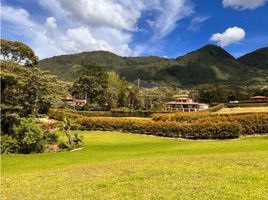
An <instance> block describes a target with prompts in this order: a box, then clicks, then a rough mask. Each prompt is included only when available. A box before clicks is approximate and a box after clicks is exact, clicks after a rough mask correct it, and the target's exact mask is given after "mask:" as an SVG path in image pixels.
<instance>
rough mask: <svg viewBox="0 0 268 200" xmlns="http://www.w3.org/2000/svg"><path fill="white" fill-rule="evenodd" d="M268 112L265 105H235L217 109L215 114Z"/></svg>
mask: <svg viewBox="0 0 268 200" xmlns="http://www.w3.org/2000/svg"><path fill="white" fill-rule="evenodd" d="M259 112H268V106H267V107H241V108H239V107H236V108H223V109H221V110H219V111H217V112H216V113H217V114H235V113H259Z"/></svg>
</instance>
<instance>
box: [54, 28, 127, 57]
mask: <svg viewBox="0 0 268 200" xmlns="http://www.w3.org/2000/svg"><path fill="white" fill-rule="evenodd" d="M81 38H82V39H81ZM124 42H125V41H124ZM124 42H123V43H122V44H120V43H119V44H116V45H113V44H110V43H109V42H107V41H105V40H102V39H96V38H95V37H94V36H93V35H92V33H91V32H90V30H89V29H88V28H86V27H83V26H82V27H78V28H74V29H68V30H67V32H66V33H65V35H63V36H61V37H60V38H59V40H58V45H59V46H60V47H61V49H63V50H64V51H65V52H67V53H77V52H80V51H94V50H107V51H113V52H116V53H118V54H121V55H126V54H129V53H130V49H129V47H128V45H126V44H125V43H124Z"/></svg>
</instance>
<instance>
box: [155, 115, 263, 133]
mask: <svg viewBox="0 0 268 200" xmlns="http://www.w3.org/2000/svg"><path fill="white" fill-rule="evenodd" d="M153 120H155V121H158V122H159V121H174V122H180V123H185V122H186V123H193V122H195V123H227V122H229V123H233V122H236V123H238V124H240V125H241V126H242V134H244V135H252V134H265V133H268V113H238V114H210V113H205V112H204V113H203V112H195V113H174V114H156V115H153Z"/></svg>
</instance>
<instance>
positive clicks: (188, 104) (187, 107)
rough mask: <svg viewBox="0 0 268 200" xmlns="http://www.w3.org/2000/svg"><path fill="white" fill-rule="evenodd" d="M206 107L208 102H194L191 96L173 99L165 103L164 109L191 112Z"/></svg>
mask: <svg viewBox="0 0 268 200" xmlns="http://www.w3.org/2000/svg"><path fill="white" fill-rule="evenodd" d="M207 108H208V104H204V103H198V102H194V101H193V100H192V99H191V98H187V97H181V98H177V99H176V100H175V101H171V102H167V103H165V109H166V110H181V111H183V112H191V111H198V110H204V109H207Z"/></svg>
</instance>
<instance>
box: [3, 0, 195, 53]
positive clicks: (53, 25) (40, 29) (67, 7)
mask: <svg viewBox="0 0 268 200" xmlns="http://www.w3.org/2000/svg"><path fill="white" fill-rule="evenodd" d="M37 3H38V4H39V6H41V7H42V9H43V10H44V11H45V13H46V14H47V15H48V16H46V19H45V21H35V20H37V19H40V18H35V16H34V15H30V14H29V12H28V11H26V10H25V9H22V8H15V7H12V6H8V5H5V6H1V8H2V9H1V10H2V13H1V15H2V20H3V23H4V25H5V26H8V27H9V29H8V32H9V33H12V35H13V37H17V38H18V39H19V40H20V39H21V38H23V39H22V41H23V42H25V43H27V44H28V45H30V46H31V47H32V48H33V49H34V50H35V51H36V53H37V54H38V56H39V57H40V58H45V57H49V56H54V55H59V54H66V53H78V52H81V51H92V50H107V51H112V52H114V53H117V54H119V55H123V56H128V55H137V53H136V52H134V51H135V50H136V49H138V48H136V47H135V46H138V44H135V45H131V42H132V37H133V34H134V33H138V32H141V28H140V27H138V25H139V20H140V19H141V17H142V16H143V14H145V15H146V14H147V13H152V17H151V18H150V19H148V20H149V21H151V27H147V28H148V29H147V30H145V31H146V34H147V35H148V42H146V44H148V46H147V47H146V44H145V43H144V44H141V45H142V46H145V47H146V48H145V49H146V51H149V52H150V50H151V49H153V47H152V44H153V43H155V42H157V43H161V39H162V38H164V37H165V36H167V35H168V34H169V33H170V32H172V31H173V30H174V29H175V28H176V27H177V24H178V22H179V21H180V20H182V19H183V18H185V17H188V16H190V15H191V14H192V13H194V10H193V6H192V5H191V4H190V3H189V0H164V1H162V0H150V1H146V0H136V1H132V0H90V1H89V0H76V1H73V0H46V1H43V0H37ZM144 20H147V19H144ZM10 27H11V28H10ZM142 28H144V27H142ZM143 33H145V32H143ZM130 46H132V48H130ZM139 52H140V51H139ZM141 53H142V52H141Z"/></svg>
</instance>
